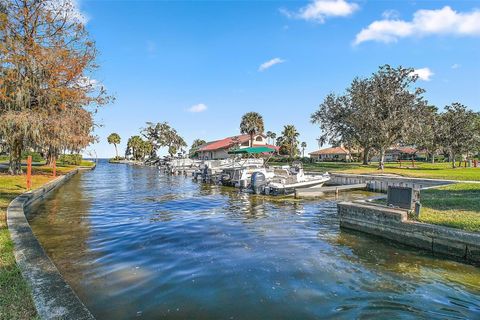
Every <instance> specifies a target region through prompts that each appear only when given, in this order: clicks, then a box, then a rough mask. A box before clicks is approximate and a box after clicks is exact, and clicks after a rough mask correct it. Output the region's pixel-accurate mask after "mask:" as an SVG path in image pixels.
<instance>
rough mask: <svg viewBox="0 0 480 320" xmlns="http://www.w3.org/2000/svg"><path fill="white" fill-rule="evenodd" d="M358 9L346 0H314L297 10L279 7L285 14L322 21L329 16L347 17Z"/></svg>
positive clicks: (356, 5) (295, 17)
mask: <svg viewBox="0 0 480 320" xmlns="http://www.w3.org/2000/svg"><path fill="white" fill-rule="evenodd" d="M358 9H359V5H358V4H356V3H354V2H348V1H346V0H314V1H312V2H311V3H309V4H308V5H306V6H305V7H302V8H300V9H298V10H297V11H294V12H292V11H289V10H286V9H280V12H282V13H283V14H284V15H285V16H287V17H289V18H292V19H302V20H307V21H314V22H318V23H324V22H325V20H326V19H327V18H330V17H347V16H349V15H351V14H353V13H354V12H355V11H357V10H358Z"/></svg>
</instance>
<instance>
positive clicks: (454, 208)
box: [419, 183, 480, 232]
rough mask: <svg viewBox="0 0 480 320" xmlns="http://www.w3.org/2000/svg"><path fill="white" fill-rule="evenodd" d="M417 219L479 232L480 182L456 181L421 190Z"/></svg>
mask: <svg viewBox="0 0 480 320" xmlns="http://www.w3.org/2000/svg"><path fill="white" fill-rule="evenodd" d="M420 202H421V203H422V210H421V212H420V218H419V221H422V222H426V223H432V224H439V225H444V226H447V227H454V228H460V229H463V230H467V231H475V232H480V184H478V183H457V184H452V185H448V186H444V187H440V188H435V189H427V190H423V191H422V192H421V197H420Z"/></svg>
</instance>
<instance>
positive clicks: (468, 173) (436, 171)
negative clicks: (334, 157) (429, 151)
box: [304, 161, 480, 181]
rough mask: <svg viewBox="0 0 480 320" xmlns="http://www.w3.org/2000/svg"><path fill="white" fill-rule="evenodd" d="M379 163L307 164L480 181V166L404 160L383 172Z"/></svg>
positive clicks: (359, 171)
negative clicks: (456, 166)
mask: <svg viewBox="0 0 480 320" xmlns="http://www.w3.org/2000/svg"><path fill="white" fill-rule="evenodd" d="M377 167H378V163H372V164H370V165H366V166H364V165H362V164H360V163H344V162H317V163H311V164H305V165H304V168H305V170H306V171H323V172H324V171H329V172H341V173H352V174H381V173H383V174H385V173H388V174H397V175H400V176H404V177H413V178H431V179H447V180H462V181H465V180H470V181H480V168H463V167H462V168H455V169H453V168H452V165H451V163H444V162H442V163H435V164H432V163H425V162H415V167H412V163H411V162H407V161H405V162H402V168H400V166H399V164H398V163H386V164H385V170H384V171H383V172H382V171H380V170H378V169H377Z"/></svg>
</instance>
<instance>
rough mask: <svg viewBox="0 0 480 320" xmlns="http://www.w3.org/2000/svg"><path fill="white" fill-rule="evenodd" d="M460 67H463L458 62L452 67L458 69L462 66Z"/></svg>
mask: <svg viewBox="0 0 480 320" xmlns="http://www.w3.org/2000/svg"><path fill="white" fill-rule="evenodd" d="M460 67H461V65H460V64H458V63H454V64H452V69H458V68H460Z"/></svg>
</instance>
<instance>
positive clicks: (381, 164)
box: [378, 148, 385, 171]
mask: <svg viewBox="0 0 480 320" xmlns="http://www.w3.org/2000/svg"><path fill="white" fill-rule="evenodd" d="M384 168H385V149H384V148H381V149H380V162H379V164H378V170H382V171H383V169H384Z"/></svg>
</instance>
